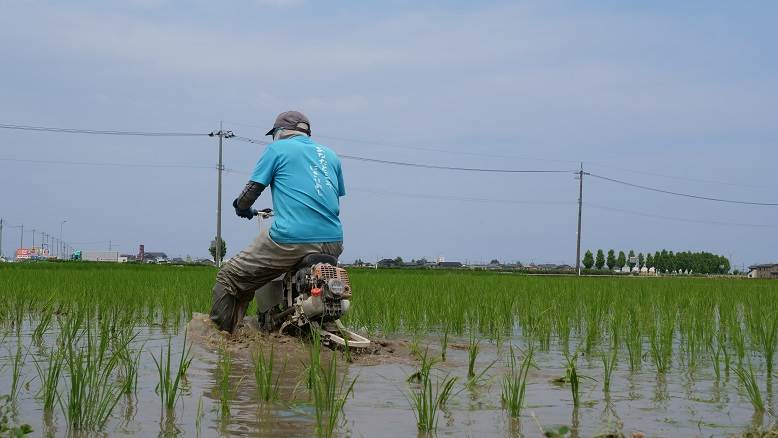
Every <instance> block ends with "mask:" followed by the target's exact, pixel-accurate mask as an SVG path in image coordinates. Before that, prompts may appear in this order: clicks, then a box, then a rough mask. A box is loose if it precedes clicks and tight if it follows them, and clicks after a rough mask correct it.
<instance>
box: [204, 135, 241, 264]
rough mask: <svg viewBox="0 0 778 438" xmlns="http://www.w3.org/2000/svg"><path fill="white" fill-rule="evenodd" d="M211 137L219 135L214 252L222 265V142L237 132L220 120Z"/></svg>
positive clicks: (215, 257)
mask: <svg viewBox="0 0 778 438" xmlns="http://www.w3.org/2000/svg"><path fill="white" fill-rule="evenodd" d="M208 136H210V137H219V164H218V167H217V169H218V177H217V186H216V245H215V246H216V251H215V254H214V257H213V258H214V262H216V266H218V267H221V265H222V171H223V170H224V164H223V162H222V143H223V141H224V139H225V138H231V137H234V136H235V134H233V133H232V131H225V130H224V127H223V126H222V122H219V130H218V131H215V132H211V133H210V134H208Z"/></svg>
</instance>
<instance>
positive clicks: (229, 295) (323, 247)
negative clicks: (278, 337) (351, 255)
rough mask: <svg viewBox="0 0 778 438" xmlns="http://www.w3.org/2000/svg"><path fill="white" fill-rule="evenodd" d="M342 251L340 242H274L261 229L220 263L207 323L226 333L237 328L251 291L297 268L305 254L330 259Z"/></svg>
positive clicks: (252, 295) (252, 297) (247, 304)
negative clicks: (234, 253)
mask: <svg viewBox="0 0 778 438" xmlns="http://www.w3.org/2000/svg"><path fill="white" fill-rule="evenodd" d="M342 252H343V243H342V242H323V243H276V242H275V241H273V239H271V238H270V236H269V234H268V231H267V230H263V231H262V232H261V233H260V235H259V236H257V238H256V239H254V242H252V243H251V245H249V246H248V247H247V248H245V249H244V250H243V251H241V252H240V253H239V254H238V255H236V256H235V257H233V258H231V259H230V260H228V261H227V262H226V263H224V264H223V265H222V267H221V269H220V270H219V273H218V274H216V284H215V285H214V287H213V302H212V304H211V315H210V316H211V321H213V322H214V323H216V325H217V326H218V327H219V329H220V330H225V331H228V332H230V333H232V332H234V331H235V329H237V328H238V326H240V323H241V321H243V316H244V315H245V314H246V309H247V308H248V306H249V304H250V303H251V300H252V299H254V292H255V291H256V290H257V289H259V288H260V287H262V286H264V285H265V284H267V283H269V282H270V281H272V280H273V279H275V278H276V277H278V276H279V275H282V274H284V273H286V272H287V271H288V270H290V269H291V268H293V267H294V266H295V265H297V264H298V263H299V262H300V260H302V259H303V257H305V256H307V255H309V254H327V255H331V256H334V257H338V256H340V254H341V253H342Z"/></svg>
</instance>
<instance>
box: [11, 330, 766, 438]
mask: <svg viewBox="0 0 778 438" xmlns="http://www.w3.org/2000/svg"><path fill="white" fill-rule="evenodd" d="M138 330H139V332H140V334H139V337H138V339H137V341H136V345H135V346H136V347H140V346H143V347H144V350H145V351H144V353H143V354H142V356H141V370H140V374H139V381H138V390H137V395H135V396H127V397H124V396H123V397H122V398H121V400H120V401H119V403H118V405H117V406H116V408H115V410H114V413H113V416H112V418H111V420H110V421H109V422H108V424H107V425H106V427H105V434H106V435H110V436H130V435H139V436H154V435H186V436H261V437H277V436H284V437H309V436H315V430H314V416H313V409H312V407H311V406H310V404H309V403H307V393H306V391H305V390H304V389H303V388H302V387H301V386H300V385H299V382H300V375H301V374H302V372H303V369H304V362H305V361H306V358H307V350H306V347H305V345H304V344H303V343H302V342H300V341H299V340H297V339H295V338H288V337H276V336H266V335H262V334H259V333H257V332H255V331H253V330H251V328H247V329H246V330H245V331H244V332H243V333H242V334H240V335H239V336H237V337H231V338H228V339H225V338H224V336H223V335H221V334H219V333H218V332H216V331H215V330H213V328H212V327H210V326H209V325H208V323H207V322H206V321H203V317H202V315H195V318H193V321H192V322H191V323H190V329H189V334H188V340H189V341H190V342H191V343H192V354H193V357H194V360H193V361H192V365H191V367H190V368H189V372H188V377H187V382H186V385H185V390H184V393H183V396H182V398H181V399H180V401H179V403H178V405H177V407H176V410H175V413H174V415H168V416H166V415H163V414H162V411H161V409H160V401H159V398H158V396H157V395H156V394H155V386H156V384H157V382H158V376H157V370H156V368H155V365H154V362H153V360H152V359H151V356H150V353H151V352H154V353H155V354H157V355H158V354H159V351H160V347H162V346H163V345H164V346H166V345H167V339H168V336H170V335H169V334H166V333H162V332H161V331H160V330H159V329H158V328H139V329H138ZM30 335H31V331H30V330H25V331H23V332H22V337H21V339H22V345H23V347H24V348H28V347H29V354H28V355H27V357H26V358H25V366H24V367H23V369H22V375H23V385H22V389H21V391H20V394H19V396H18V400H17V401H16V402H15V403H14V405H13V408H14V415H15V419H16V421H17V422H19V423H21V422H26V423H29V424H31V425H32V426H33V428H34V429H35V435H44V436H45V435H50V436H62V435H65V434H66V433H67V425H66V423H65V419H64V416H63V415H62V412H61V410H60V409H59V408H57V409H55V412H54V415H53V416H51V418H48V417H46V416H45V415H44V414H43V411H42V404H41V402H40V401H39V400H38V399H37V398H36V393H37V391H38V388H39V386H40V384H39V382H38V379H37V372H36V371H35V367H34V366H33V361H34V360H43V359H45V357H46V354H47V351H48V348H49V346H50V345H52V344H53V343H54V338H55V337H54V334H50V335H48V336H47V337H45V338H44V342H43V344H42V345H36V344H35V343H33V342H31V336H30ZM183 339H184V338H183V333H179V334H177V335H173V345H174V351H175V352H176V354H178V352H180V347H181V345H182V343H183ZM0 340H2V342H1V343H0V355H1V356H2V358H1V359H0V364H1V365H2V371H1V372H0V393H3V394H4V393H8V391H9V390H8V388H9V386H10V375H11V362H12V357H13V354H14V353H15V350H16V345H17V342H16V337H15V335H14V334H8V335H6V336H5V338H4V339H3V337H2V336H0ZM224 342H226V345H227V346H228V347H227V348H229V350H230V352H231V353H232V357H233V369H232V374H231V377H232V378H231V381H232V383H233V387H234V390H235V396H234V398H233V400H232V401H231V402H230V415H229V416H224V415H222V414H221V413H220V409H219V406H220V405H219V396H218V389H217V383H216V381H217V375H218V372H217V361H218V357H219V346H220V345H223V343H224ZM270 342H273V343H275V345H276V355H277V357H278V360H279V363H278V364H277V365H276V367H277V368H279V369H280V367H281V366H282V362H283V361H284V360H285V362H286V367H285V371H284V374H283V377H282V379H281V385H282V390H281V400H282V401H280V402H277V403H271V404H258V403H257V401H256V397H255V386H254V383H253V374H252V372H253V369H252V364H251V359H250V356H251V354H250V352H251V349H252V348H254V347H256V346H257V345H268V344H269V343H270ZM464 343H466V340H462V339H452V340H451V345H450V347H449V349H448V356H447V361H446V362H444V363H442V364H440V365H439V366H438V369H439V371H438V372H439V374H440V375H445V374H450V375H453V376H458V378H459V381H458V383H457V385H456V387H455V390H454V395H453V396H452V398H451V400H450V401H449V402H448V404H447V406H446V407H445V408H444V410H443V411H442V412H441V415H440V417H439V423H438V435H440V436H456V437H459V436H462V437H481V436H539V435H540V432H539V430H540V428H541V427H542V428H548V427H552V426H559V425H568V426H574V427H575V428H576V429H577V430H578V432H579V434H580V435H581V436H592V435H595V434H598V433H602V432H606V431H613V430H623V431H624V433H625V434H626V435H627V436H629V434H630V433H632V432H634V431H641V432H644V433H645V434H646V435H647V436H727V435H729V434H734V433H739V432H742V431H743V430H745V429H746V428H747V427H749V426H751V425H757V426H758V425H760V424H761V423H762V422H767V421H768V418H767V417H766V414H765V415H754V413H753V409H752V407H751V405H750V403H749V402H748V399H747V398H746V396H745V394H744V393H743V392H742V390H740V389H739V387H738V384H737V381H736V378H735V376H734V374H733V375H732V376H730V378H729V379H725V378H723V379H722V381H721V382H718V383H717V382H716V379H715V375H714V373H713V370H712V369H706V368H702V367H701V368H699V369H697V370H695V371H694V372H693V373H689V372H688V371H687V370H681V369H676V368H673V370H672V371H671V372H669V373H668V374H667V375H666V376H664V377H662V378H657V374H656V373H655V372H654V371H653V370H652V369H651V367H650V366H649V365H648V364H644V367H643V369H644V371H641V372H638V373H630V372H629V370H628V366H627V364H626V363H625V361H624V360H622V362H620V363H619V364H618V365H617V368H616V370H615V371H614V375H613V378H612V383H611V392H610V394H608V395H605V394H603V392H602V385H601V383H599V381H601V374H602V372H601V363H600V361H599V359H596V360H595V359H592V360H591V361H589V360H587V358H582V359H581V360H580V361H579V374H582V375H585V376H588V377H590V378H591V379H584V380H583V381H582V389H581V405H580V406H579V407H578V408H574V407H573V402H572V397H571V393H570V387H569V385H564V384H558V383H554V382H553V380H554V379H556V378H558V377H560V376H563V375H564V372H565V370H564V358H563V357H562V355H561V353H558V352H543V353H538V354H537V357H536V359H537V360H536V362H537V365H538V369H534V370H532V371H531V372H530V376H529V384H528V387H527V396H526V399H527V401H528V406H527V408H526V409H525V411H524V415H523V416H522V418H521V419H520V421H514V420H511V419H510V418H509V417H508V416H507V415H506V414H505V413H504V411H503V410H502V409H501V406H500V378H501V376H502V375H503V374H504V373H505V368H504V364H503V363H500V362H498V363H497V364H495V365H494V367H493V368H492V369H490V370H489V371H488V372H487V373H486V375H485V377H486V379H485V381H484V382H482V383H481V384H480V385H477V386H476V387H472V388H465V387H464V386H463V385H462V384H461V383H462V382H464V380H465V375H466V372H467V351H466V349H465V348H463V347H464ZM425 344H427V345H429V349H430V352H431V353H437V352H438V351H439V347H438V339H437V337H434V336H431V337H429V338H428V339H426V340H421V341H420V345H421V346H422V348H424V347H423V346H424V345H425ZM516 344H517V345H519V346H520V345H521V342H520V340H516ZM328 354H329V353H328ZM336 354H339V353H336ZM497 357H502V358H504V357H505V351H504V349H503V350H502V351H500V350H498V348H497V346H496V345H494V344H490V343H487V342H483V343H482V344H481V354H480V355H479V360H478V362H477V366H476V370H477V371H478V370H480V369H483V368H484V367H486V366H488V365H489V364H490V363H492V362H493V361H494V360H495V358H497ZM341 364H342V368H343V371H344V372H346V373H347V375H348V376H349V377H350V378H354V377H356V378H357V383H356V386H355V391H354V396H353V398H350V399H349V400H348V402H347V404H346V407H345V422H344V424H343V426H342V427H341V428H340V429H339V433H338V434H339V435H341V436H353V437H397V436H401V437H402V436H417V435H418V432H417V429H416V421H415V418H414V414H413V411H412V410H411V409H410V406H409V403H408V400H407V398H406V395H407V392H408V390H409V384H408V383H406V378H407V376H408V375H409V374H411V373H412V372H413V371H414V370H415V368H414V366H415V362H414V360H413V359H412V356H411V354H410V353H409V344H408V342H406V341H403V340H399V339H390V340H388V342H385V343H384V344H383V345H381V346H377V347H376V349H375V350H373V351H371V352H370V353H369V354H365V355H362V356H356V357H355V358H354V362H353V363H350V364H347V363H345V362H341ZM42 366H44V367H45V364H42ZM760 376H762V377H763V376H764V372H762V373H760ZM760 386H761V387H762V389H763V394H764V395H765V396H766V403H769V405H770V406H771V407H773V408H775V402H774V400H773V395H772V394H773V382H772V381H765V380H764V378H762V379H761V380H760ZM768 388H769V390H768ZM60 389H61V390H62V391H64V389H65V386H64V384H63V385H61V386H60ZM63 397H64V394H63Z"/></svg>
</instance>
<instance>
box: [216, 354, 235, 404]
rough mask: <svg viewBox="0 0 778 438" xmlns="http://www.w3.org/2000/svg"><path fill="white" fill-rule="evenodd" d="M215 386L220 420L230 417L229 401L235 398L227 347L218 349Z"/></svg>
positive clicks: (230, 355)
mask: <svg viewBox="0 0 778 438" xmlns="http://www.w3.org/2000/svg"><path fill="white" fill-rule="evenodd" d="M216 371H217V374H216V376H217V377H216V384H217V390H218V392H219V411H220V412H221V416H222V418H224V417H229V416H230V401H231V400H232V399H233V397H234V396H235V394H234V393H235V390H234V389H233V388H232V385H231V384H230V375H231V374H232V354H231V353H230V351H229V350H228V349H227V346H225V345H222V347H221V348H220V349H219V361H218V363H217V365H216Z"/></svg>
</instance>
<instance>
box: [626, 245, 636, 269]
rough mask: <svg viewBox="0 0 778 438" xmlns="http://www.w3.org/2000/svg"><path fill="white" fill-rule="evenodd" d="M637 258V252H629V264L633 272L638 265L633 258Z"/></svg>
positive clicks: (632, 250)
mask: <svg viewBox="0 0 778 438" xmlns="http://www.w3.org/2000/svg"><path fill="white" fill-rule="evenodd" d="M634 257H635V250H634V249H631V250H629V254H627V264H629V269H630V270H632V268H634V267H635V265H636V264H637V263H635V262H633V261H632V260H633V258H634Z"/></svg>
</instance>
